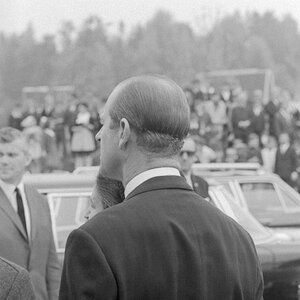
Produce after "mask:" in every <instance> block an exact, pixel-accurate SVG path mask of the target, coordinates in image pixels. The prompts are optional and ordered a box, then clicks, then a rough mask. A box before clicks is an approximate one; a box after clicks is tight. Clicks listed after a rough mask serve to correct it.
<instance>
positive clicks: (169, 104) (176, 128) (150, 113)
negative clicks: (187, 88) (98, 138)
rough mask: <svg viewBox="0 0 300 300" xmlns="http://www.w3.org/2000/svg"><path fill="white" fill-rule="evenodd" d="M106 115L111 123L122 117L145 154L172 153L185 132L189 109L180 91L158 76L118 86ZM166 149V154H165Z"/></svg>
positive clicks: (170, 82)
mask: <svg viewBox="0 0 300 300" xmlns="http://www.w3.org/2000/svg"><path fill="white" fill-rule="evenodd" d="M112 96H113V102H112V105H111V106H110V110H109V114H110V117H111V119H112V121H113V123H114V124H116V125H117V124H119V122H120V120H121V119H122V118H125V119H126V120H127V121H128V122H129V124H130V126H131V128H132V129H134V130H135V131H136V133H137V137H138V138H137V145H138V146H140V147H142V148H143V149H144V150H146V151H148V152H154V153H155V152H161V151H162V150H164V151H165V153H166V154H167V155H168V154H176V153H178V152H179V150H180V148H181V146H182V141H183V139H184V138H185V137H186V135H187V134H188V131H189V107H188V104H187V101H186V97H185V95H184V92H183V90H182V89H181V88H180V87H179V86H178V85H177V84H176V83H175V82H174V81H172V80H170V79H168V78H165V77H160V76H152V75H147V76H139V77H132V78H129V79H127V80H125V81H123V82H122V83H120V84H119V85H118V86H117V87H116V88H115V90H114V91H113V93H112ZM168 150H169V151H168Z"/></svg>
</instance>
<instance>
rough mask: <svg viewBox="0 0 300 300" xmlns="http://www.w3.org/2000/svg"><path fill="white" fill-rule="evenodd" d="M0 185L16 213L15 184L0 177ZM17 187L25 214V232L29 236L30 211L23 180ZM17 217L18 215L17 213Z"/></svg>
mask: <svg viewBox="0 0 300 300" xmlns="http://www.w3.org/2000/svg"><path fill="white" fill-rule="evenodd" d="M0 187H1V188H2V190H3V192H4V193H5V195H6V197H7V198H8V200H9V202H10V204H11V206H12V208H13V209H14V211H15V212H16V213H17V214H18V205H17V198H16V192H15V189H16V186H15V185H13V184H10V183H7V182H4V181H3V180H1V179H0ZM17 187H18V189H19V191H20V194H21V197H22V200H23V206H24V214H25V220H26V228H27V234H28V237H30V232H31V226H30V225H31V224H30V212H29V206H28V202H27V199H26V195H25V191H24V184H23V182H21V183H19V184H18V186H17ZM18 217H19V215H18Z"/></svg>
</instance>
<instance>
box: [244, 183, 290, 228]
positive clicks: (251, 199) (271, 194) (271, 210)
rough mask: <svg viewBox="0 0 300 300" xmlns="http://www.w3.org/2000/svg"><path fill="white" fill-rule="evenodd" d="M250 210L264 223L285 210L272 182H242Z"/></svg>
mask: <svg viewBox="0 0 300 300" xmlns="http://www.w3.org/2000/svg"><path fill="white" fill-rule="evenodd" d="M240 186H241V189H242V191H243V195H244V197H245V201H246V202H247V206H248V209H249V211H250V212H251V213H252V214H253V215H254V216H255V217H256V218H257V219H258V220H259V221H260V222H261V223H263V224H265V225H266V223H268V222H269V221H272V219H273V218H274V216H276V215H277V214H281V213H283V212H284V207H283V206H282V203H281V202H280V199H279V196H278V194H277V192H276V190H275V187H274V185H273V184H272V183H269V182H268V183H267V182H251V183H240Z"/></svg>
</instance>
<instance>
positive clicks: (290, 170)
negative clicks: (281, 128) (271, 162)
mask: <svg viewBox="0 0 300 300" xmlns="http://www.w3.org/2000/svg"><path fill="white" fill-rule="evenodd" d="M278 143H279V145H278V148H277V152H276V157H275V170H274V172H275V173H276V174H278V175H279V176H280V177H281V178H282V179H283V180H284V181H285V182H286V183H288V184H289V185H290V186H294V185H295V183H296V180H297V178H298V173H297V167H298V158H297V154H296V151H295V149H294V147H293V146H292V145H291V143H290V137H289V134H288V133H286V132H283V133H281V134H280V135H279V138H278Z"/></svg>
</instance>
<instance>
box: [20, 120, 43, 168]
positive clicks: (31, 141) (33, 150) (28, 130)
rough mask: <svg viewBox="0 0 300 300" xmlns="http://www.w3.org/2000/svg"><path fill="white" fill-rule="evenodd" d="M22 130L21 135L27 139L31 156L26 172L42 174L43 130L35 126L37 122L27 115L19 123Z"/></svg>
mask: <svg viewBox="0 0 300 300" xmlns="http://www.w3.org/2000/svg"><path fill="white" fill-rule="evenodd" d="M21 125H22V127H23V128H24V129H23V134H24V136H25V137H26V139H27V144H28V147H29V152H30V156H31V163H30V165H29V167H28V170H29V171H30V172H31V173H41V172H42V157H43V149H42V148H43V146H42V139H43V130H42V128H41V127H40V126H39V125H38V124H37V120H36V118H35V117H34V116H31V115H29V116H28V117H26V118H25V119H24V120H23V121H22V123H21Z"/></svg>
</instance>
